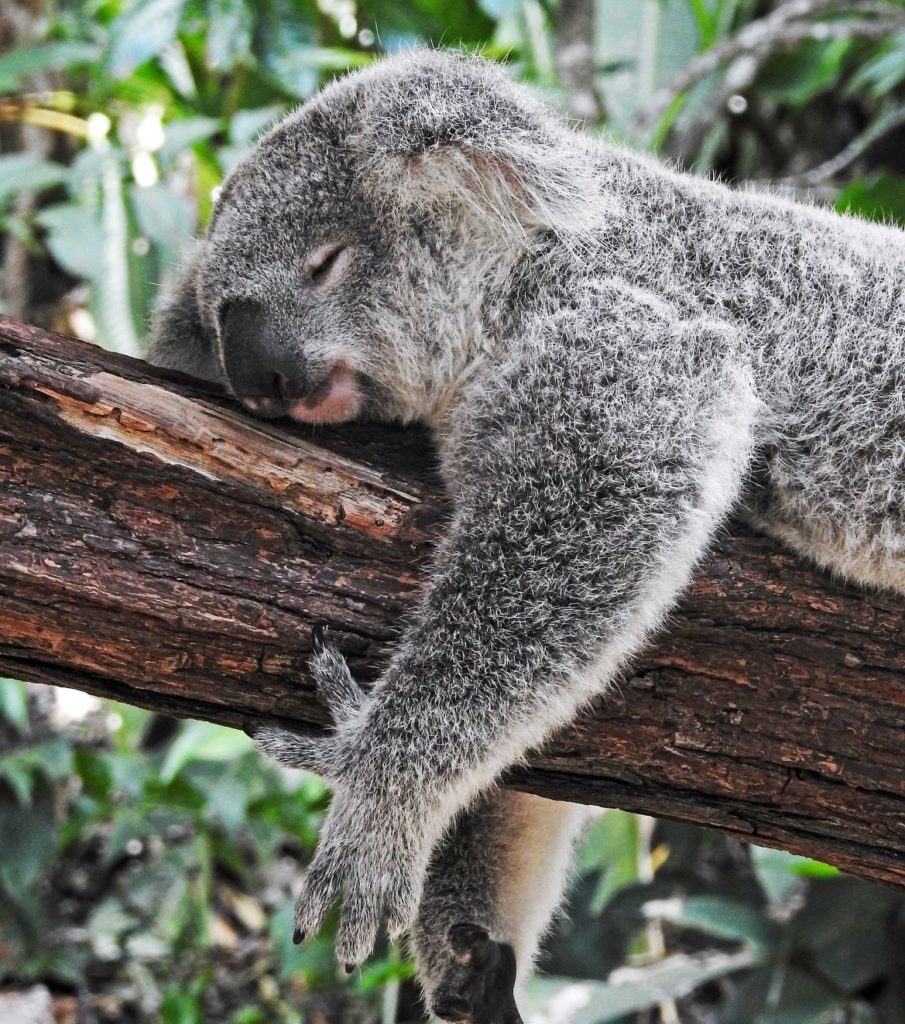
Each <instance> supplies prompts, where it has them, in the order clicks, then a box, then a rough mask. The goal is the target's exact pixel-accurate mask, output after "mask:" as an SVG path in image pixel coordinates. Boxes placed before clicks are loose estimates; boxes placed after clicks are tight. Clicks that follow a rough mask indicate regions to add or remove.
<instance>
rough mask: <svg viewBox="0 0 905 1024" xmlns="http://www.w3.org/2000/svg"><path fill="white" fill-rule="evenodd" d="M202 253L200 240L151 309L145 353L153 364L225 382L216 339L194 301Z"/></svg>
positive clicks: (196, 300)
mask: <svg viewBox="0 0 905 1024" xmlns="http://www.w3.org/2000/svg"><path fill="white" fill-rule="evenodd" d="M203 255H204V243H201V245H199V247H198V249H197V251H196V252H195V254H194V256H193V257H192V259H191V260H190V262H189V263H188V264H186V266H185V267H184V268H183V269H182V270H181V272H180V274H179V277H178V279H177V281H176V283H175V286H174V287H173V288H172V289H170V290H169V291H168V294H167V295H166V296H165V298H164V300H163V302H162V303H161V305H160V306H159V307H158V309H157V310H156V312H155V313H154V315H153V317H152V319H151V330H150V332H149V334H148V338H147V343H146V346H145V355H146V358H147V360H148V362H149V363H153V364H154V365H155V366H163V367H166V368H168V369H171V370H181V371H182V372H183V373H188V374H191V375H192V376H193V377H202V378H203V379H204V380H210V381H214V382H215V383H217V384H225V383H226V381H225V378H224V374H223V370H222V368H221V366H220V360H219V358H218V356H217V346H216V339H215V338H213V337H212V336H211V332H210V331H209V330H208V328H207V327H206V326H205V324H204V320H203V318H202V315H201V308H200V306H199V303H198V273H199V270H200V267H201V261H202V258H203Z"/></svg>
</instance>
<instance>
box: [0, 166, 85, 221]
mask: <svg viewBox="0 0 905 1024" xmlns="http://www.w3.org/2000/svg"><path fill="white" fill-rule="evenodd" d="M67 173H68V172H67V170H66V168H65V167H64V166H63V165H62V164H58V163H56V162H55V161H53V160H42V159H40V158H39V157H36V156H31V155H30V154H28V153H9V154H7V155H6V156H0V209H2V208H3V207H4V206H6V205H7V204H8V203H9V202H10V201H11V200H13V199H14V198H15V197H16V196H17V195H19V193H20V192H43V191H44V189H47V188H52V187H53V186H54V185H60V184H62V183H63V182H64V181H65V180H66V175H67Z"/></svg>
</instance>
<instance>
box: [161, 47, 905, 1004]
mask: <svg viewBox="0 0 905 1024" xmlns="http://www.w3.org/2000/svg"><path fill="white" fill-rule="evenodd" d="M151 358H152V359H153V360H155V361H157V362H160V363H163V364H165V365H170V366H175V367H178V368H181V369H187V370H190V371H193V372H195V373H199V374H201V375H204V376H208V377H210V378H212V379H216V380H221V381H223V382H224V383H226V384H227V385H228V386H229V387H230V388H231V390H232V391H233V392H234V393H235V395H236V396H237V397H238V398H239V399H240V400H241V401H243V402H244V403H245V404H246V405H247V406H248V408H250V409H252V410H253V411H254V412H256V413H258V414H259V415H264V416H275V415H289V416H292V417H294V418H296V419H298V420H301V421H303V422H338V421H342V420H346V419H351V418H353V417H357V416H366V417H370V418H378V419H388V420H401V421H414V420H418V421H423V422H426V423H428V424H429V425H430V426H431V427H432V429H433V433H434V436H435V439H436V443H437V446H438V449H439V453H440V459H441V466H442V471H443V475H444V479H445V482H446V485H447V487H448V490H449V492H450V495H451V498H452V502H453V507H454V514H453V517H452V522H451V525H450V529H449V533H448V536H447V537H446V539H445V540H444V542H443V544H442V545H441V547H440V549H439V551H438V553H437V556H436V559H435V563H434V566H433V572H432V575H431V579H430V582H429V585H428V586H427V588H426V592H425V594H424V597H423V600H422V602H421V604H420V606H419V608H418V610H417V612H416V614H415V616H414V618H413V621H412V622H411V624H410V626H409V628H408V630H407V632H406V633H405V635H404V637H403V638H402V640H401V642H400V643H399V645H398V648H397V650H396V652H395V654H394V657H393V658H392V661H391V663H390V664H389V666H388V668H387V670H386V671H385V673H384V675H383V676H382V678H381V679H380V680H379V682H378V683H377V685H376V686H375V687H374V689H373V690H372V691H371V692H370V693H369V694H367V695H366V694H364V693H362V692H361V691H360V690H359V689H358V687H357V686H356V684H355V683H354V681H353V680H352V679H351V677H350V676H349V674H348V670H347V668H346V667H345V664H344V662H343V661H342V659H341V658H340V657H339V656H338V655H337V654H336V652H333V651H330V650H322V649H321V650H318V651H316V652H315V655H314V657H313V661H312V665H313V669H314V672H315V675H316V676H317V678H318V680H319V682H320V686H321V688H322V691H323V693H324V696H325V698H326V700H327V701H328V703H329V704H330V705H331V707H332V708H333V710H334V716H335V719H336V728H335V731H334V732H333V733H331V734H330V735H329V736H328V737H326V738H324V737H310V736H302V735H295V734H292V733H287V732H285V731H281V730H278V729H269V730H264V731H262V732H261V733H260V734H259V735H258V736H257V737H256V739H257V742H258V744H259V746H260V747H261V748H262V749H263V750H265V751H267V752H268V753H271V754H272V755H274V756H276V757H277V758H278V759H280V760H281V761H283V762H284V763H288V764H291V765H296V766H301V767H307V768H310V769H312V770H315V771H318V772H319V773H321V774H322V775H323V776H324V777H325V778H326V779H328V781H329V782H330V783H331V784H332V786H333V788H334V800H333V803H332V806H331V810H330V812H329V815H328V818H327V821H326V823H325V826H324V829H323V832H322V835H321V840H320V844H319V847H318V850H317V853H316V855H315V858H314V860H313V862H312V864H311V867H310V869H309V871H308V873H307V876H306V879H305V883H304V887H303V891H302V893H301V895H300V897H299V902H298V906H297V916H296V924H297V933H298V936H299V937H300V936H301V934H302V933H305V934H313V933H314V932H316V931H317V929H318V928H319V927H320V925H321V923H322V922H323V919H324V917H325V915H326V914H327V912H328V910H329V909H330V907H331V905H332V904H333V902H334V901H335V900H336V899H337V898H338V897H339V896H340V894H343V913H342V918H341V923H340V926H339V931H338V937H337V945H338V953H339V956H340V958H341V959H342V960H344V961H345V962H347V963H349V964H354V963H359V962H361V961H362V960H363V959H364V958H365V957H366V956H367V955H368V953H369V951H370V950H371V948H372V945H373V942H374V938H375V935H376V931H377V928H378V925H379V924H380V922H381V920H383V919H385V920H386V921H387V923H388V925H389V928H390V930H391V932H392V933H400V932H403V931H409V932H410V933H411V934H412V936H413V939H414V944H415V948H416V953H417V956H418V960H419V963H420V968H421V975H422V981H423V983H424V986H425V990H426V993H427V997H428V1001H429V1004H430V1007H431V1009H432V1010H433V1012H434V1013H435V1014H437V1015H438V1016H441V1017H443V1018H445V1019H450V1020H468V1021H471V1022H472V1024H497V1022H505V1024H510V1022H514V1021H517V1020H518V1013H517V1010H516V1008H515V1003H514V1001H513V998H512V985H513V982H514V979H515V976H516V973H517V971H518V970H519V969H521V968H523V967H525V966H526V965H528V964H530V961H531V957H532V955H533V952H534V949H535V946H536V943H537V939H538V936H539V934H540V933H541V932H542V930H543V928H544V927H545V926H546V923H547V921H548V919H549V916H550V914H551V913H552V912H553V911H554V909H555V907H556V905H557V904H558V902H559V900H560V893H561V890H562V885H563V884H564V879H565V877H566V874H567V867H568V851H569V847H570V844H571V841H572V838H573V836H574V834H575V832H576V829H577V828H578V826H579V824H580V819H581V814H580V812H579V811H577V810H576V809H575V808H572V807H569V806H568V805H554V804H551V803H549V802H547V801H542V800H539V799H537V798H534V797H528V796H523V795H519V794H510V793H505V792H499V791H496V790H495V788H494V783H495V780H496V779H497V778H498V777H499V775H500V773H501V772H502V771H503V770H504V769H506V768H507V767H509V766H511V765H512V764H513V763H516V762H517V761H518V760H519V759H520V758H521V757H522V756H523V755H524V754H525V752H526V751H527V750H529V749H530V748H531V747H533V746H536V745H537V744H539V743H541V742H542V741H543V740H544V739H545V738H546V737H547V736H548V735H549V734H550V732H551V731H552V730H554V729H555V728H556V727H558V726H560V725H562V724H564V723H565V722H567V721H568V720H569V719H571V718H572V717H573V716H574V715H575V714H576V712H577V711H578V709H579V708H580V707H581V706H582V705H583V704H584V703H585V702H586V701H588V700H589V699H590V698H591V697H593V696H594V695H596V694H598V693H600V692H601V691H602V690H604V689H605V688H606V686H607V685H608V683H609V682H610V681H611V680H612V679H613V678H614V676H615V675H616V673H617V672H618V671H619V670H620V668H621V667H622V666H624V665H625V663H626V660H627V659H628V658H629V657H630V656H631V655H632V654H634V653H635V652H636V651H637V650H638V649H639V647H640V646H641V645H642V644H643V643H644V641H645V639H646V637H648V636H649V635H650V633H651V631H652V630H654V629H655V628H656V627H657V626H658V625H659V624H660V623H661V622H662V619H663V616H664V615H665V614H666V613H667V612H668V611H669V609H670V608H671V607H672V606H673V605H674V603H675V601H676V599H677V597H678V595H679V594H680V592H681V591H682V589H683V587H685V586H686V584H687V583H688V581H689V579H690V577H691V574H692V572H693V569H694V566H695V564H696V562H697V560H698V559H699V558H700V556H701V555H702V553H703V552H704V551H705V550H706V548H707V545H708V543H709V541H710V540H711V538H712V537H713V535H714V533H715V531H716V530H717V529H718V528H719V527H720V525H721V524H722V523H723V522H724V521H725V519H726V517H727V516H728V515H729V513H730V512H735V513H737V514H741V515H743V516H745V517H747V518H748V519H749V520H750V521H751V522H752V523H754V524H755V525H756V526H757V527H759V528H761V529H763V530H766V531H769V532H770V533H772V534H774V535H776V536H778V537H780V538H782V539H783V540H784V541H786V542H787V543H790V544H791V545H792V546H793V547H795V548H796V549H797V550H799V551H801V552H802V553H804V554H805V555H807V556H809V557H811V558H814V559H816V560H817V561H819V562H820V563H821V564H823V565H825V566H827V567H829V568H830V569H831V570H833V571H835V572H837V573H840V574H843V575H846V576H848V577H851V578H853V579H856V580H859V581H861V582H864V583H868V584H876V585H882V586H887V587H894V588H897V589H899V590H903V591H905V553H903V545H905V502H903V497H905V495H903V488H905V435H903V424H905V234H903V233H901V232H899V231H897V230H894V229H892V228H889V227H882V226H877V225H871V224H868V223H865V222H862V221H859V220H856V219H852V218H847V217H843V216H838V215H835V214H832V213H829V212H826V211H822V210H819V209H817V208H812V207H809V206H805V205H800V204H795V203H792V202H789V201H787V200H785V199H782V198H779V197H776V196H773V195H768V194H763V193H753V192H742V191H732V190H730V189H729V188H727V187H725V186H724V185H721V184H718V183H714V182H710V181H705V180H700V179H697V178H692V177H689V176H686V175H683V174H679V173H677V172H675V171H674V170H672V169H669V168H667V167H664V166H662V165H661V164H659V163H657V162H656V161H654V160H652V159H650V158H648V157H645V156H643V155H639V154H638V153H635V152H632V151H630V150H628V149H626V148H622V147H620V146H617V145H614V144H612V143H610V142H607V141H604V140H600V139H591V138H588V137H586V136H582V135H580V134H577V133H574V132H572V131H570V130H569V129H567V128H566V127H565V125H564V124H563V123H561V121H560V120H559V119H558V118H557V117H556V116H555V115H554V114H552V113H551V112H549V111H548V110H547V109H546V108H544V107H543V106H542V105H541V104H539V103H538V102H537V100H536V99H535V98H534V97H533V96H532V94H531V93H530V92H528V91H527V90H524V89H522V88H520V87H519V86H517V85H515V84H513V83H512V82H510V81H509V80H508V79H507V78H506V77H505V75H504V74H503V73H502V72H501V71H500V70H499V69H498V68H497V67H495V66H493V65H491V64H489V63H487V62H485V61H483V60H480V59H478V58H468V57H462V56H453V55H444V54H441V53H434V52H415V53H411V54H407V55H403V56H398V57H393V58H390V59H388V60H385V61H382V62H380V63H378V64H376V65H375V66H373V67H371V68H369V69H367V70H365V71H362V72H357V73H355V74H352V75H349V76H348V77H346V78H344V79H342V80H340V81H338V82H335V83H333V84H331V85H330V86H329V87H327V88H326V89H325V90H323V91H322V93H320V94H319V95H318V96H316V97H315V98H314V99H312V100H311V101H309V102H308V103H306V104H305V105H304V106H303V107H302V108H300V110H298V111H297V112H296V113H294V114H293V115H291V116H290V117H288V118H287V119H286V120H284V121H283V122H282V123H281V124H279V125H278V126H277V127H276V128H274V129H273V130H272V131H271V132H270V133H268V134H267V135H266V136H265V137H264V138H263V139H262V141H261V142H260V144H259V146H258V147H257V149H256V150H255V152H254V153H253V154H252V155H251V156H250V157H249V158H248V159H247V160H246V161H245V163H243V164H242V165H241V166H240V167H239V168H238V169H237V170H236V171H235V172H234V174H233V175H232V176H231V177H230V178H229V179H228V180H227V182H226V184H225V185H224V188H223V191H222V194H221V195H220V197H219V199H218V202H217V206H216V209H215V212H214V217H213V219H212V222H211V225H210V228H209V231H208V235H207V238H206V240H205V241H204V242H203V243H202V244H201V246H200V248H199V249H198V252H197V255H196V256H195V259H194V261H193V262H192V263H191V264H190V266H189V267H188V268H187V270H186V273H185V276H184V279H183V281H182V282H181V284H180V286H179V288H178V289H177V290H176V291H175V292H174V295H173V297H172V299H171V300H170V301H169V302H168V303H167V304H166V305H165V306H164V308H163V309H162V310H161V312H160V314H159V316H158V318H157V320H156V323H155V325H154V328H153V331H152V338H151Z"/></svg>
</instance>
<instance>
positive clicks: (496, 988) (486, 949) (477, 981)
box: [430, 922, 522, 1024]
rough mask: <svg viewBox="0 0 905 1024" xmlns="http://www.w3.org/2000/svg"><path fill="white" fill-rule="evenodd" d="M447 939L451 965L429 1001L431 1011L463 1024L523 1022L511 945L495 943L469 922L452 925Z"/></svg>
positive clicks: (485, 933) (517, 1023) (516, 1023)
mask: <svg viewBox="0 0 905 1024" xmlns="http://www.w3.org/2000/svg"><path fill="white" fill-rule="evenodd" d="M448 938H449V944H450V946H451V947H452V953H453V966H452V967H451V968H450V969H449V970H448V971H447V973H446V975H445V977H444V978H443V979H442V980H441V982H440V984H439V985H438V986H437V988H436V990H435V991H434V993H433V996H432V998H431V1000H430V1002H431V1011H432V1012H433V1014H434V1015H435V1016H436V1017H439V1018H440V1020H448V1021H462V1022H465V1024H522V1018H521V1017H520V1016H519V1012H518V1008H517V1007H516V1005H515V995H514V989H515V975H516V962H515V953H514V952H513V949H512V946H509V945H507V944H506V943H503V942H494V940H493V939H491V938H490V936H489V935H488V933H487V930H486V929H485V928H482V927H481V926H480V925H477V924H471V923H468V922H463V923H462V924H456V925H453V926H452V928H450V930H449V936H448Z"/></svg>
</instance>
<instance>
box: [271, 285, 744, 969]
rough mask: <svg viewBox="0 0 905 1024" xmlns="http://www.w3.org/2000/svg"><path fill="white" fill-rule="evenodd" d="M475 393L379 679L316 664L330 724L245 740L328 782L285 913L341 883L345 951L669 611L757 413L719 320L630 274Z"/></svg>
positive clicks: (724, 503)
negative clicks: (629, 283) (315, 843)
mask: <svg viewBox="0 0 905 1024" xmlns="http://www.w3.org/2000/svg"><path fill="white" fill-rule="evenodd" d="M473 388H474V390H473V392H472V394H471V396H468V395H466V396H463V398H462V399H461V402H460V407H459V408H458V409H456V410H454V411H453V412H454V414H455V415H454V420H455V423H456V426H455V427H454V428H452V429H451V430H450V432H449V434H448V436H447V437H445V438H444V439H443V443H442V444H441V451H442V452H443V453H444V464H445V472H446V476H447V478H448V481H449V483H450V487H451V490H452V492H453V499H454V503H455V507H456V513H455V516H454V519H453V523H452V527H451V530H450V533H449V535H448V538H447V540H446V542H445V544H444V545H443V546H442V549H441V550H440V552H439V556H438V558H437V561H436V565H435V570H434V573H433V576H432V580H431V583H430V585H429V587H428V588H427V593H426V595H425V598H424V601H423V603H422V605H421V607H420V609H419V612H418V614H417V616H416V619H415V621H414V622H413V624H412V625H411V627H410V629H409V630H408V632H407V634H406V636H405V638H404V640H403V642H402V643H401V645H400V647H399V650H398V651H397V653H396V655H395V657H394V658H393V660H392V662H391V663H390V665H389V667H388V668H387V670H386V672H385V673H384V675H383V677H382V678H381V679H380V681H379V682H378V684H377V686H376V687H375V689H374V690H373V691H372V693H371V694H370V695H369V696H367V697H365V696H364V695H362V694H361V693H360V692H356V688H355V684H354V683H353V682H352V681H351V678H349V677H348V673H347V670H345V673H344V672H343V668H342V667H340V666H338V665H334V667H333V669H329V668H325V667H324V666H323V664H322V665H321V668H322V669H323V672H322V678H323V679H325V680H326V681H327V685H326V687H325V689H326V694H325V696H326V697H327V700H328V702H329V703H331V704H332V705H333V706H334V708H335V709H337V711H338V714H337V728H336V731H335V732H334V733H333V734H332V736H330V737H328V738H327V739H325V740H324V739H315V738H306V737H298V736H294V735H293V734H290V733H286V732H283V731H280V730H265V731H264V732H263V733H261V734H259V736H258V737H256V739H257V742H258V744H259V746H260V747H261V748H262V749H263V750H264V751H265V752H268V753H270V754H273V755H275V756H276V757H277V758H278V759H280V760H281V761H283V762H284V763H289V764H295V765H298V766H302V767H308V768H310V769H312V770H315V771H318V772H320V773H321V774H323V775H324V776H326V777H327V779H328V780H329V781H330V782H331V783H332V784H333V786H334V800H333V804H332V806H331V809H330V812H329V815H328V818H327V821H326V822H325V825H324V829H323V831H322V834H321V840H320V845H319V847H318V850H317V853H316V855H315V857H314V860H313V862H312V864H311V867H310V869H309V871H308V874H307V877H306V880H305V884H304V887H303V891H302V893H301V895H300V897H299V902H298V906H297V916H296V923H297V929H298V931H299V932H304V933H307V934H311V933H313V932H315V931H317V930H318V929H319V927H320V925H321V924H322V922H323V920H324V918H325V916H326V914H327V912H328V911H329V909H330V907H331V905H332V904H333V902H334V901H335V899H336V898H337V896H338V895H339V894H340V892H341V891H342V890H344V891H345V901H344V910H343V915H342V920H341V924H340V927H339V932H338V937H337V948H338V953H339V956H340V958H341V959H342V960H344V961H346V962H348V963H357V962H360V961H361V960H363V959H364V958H365V957H366V956H367V955H368V953H369V952H370V950H371V948H372V945H373V942H374V938H375V935H376V930H377V927H378V925H379V922H380V919H381V917H382V916H383V915H384V914H386V916H387V918H388V924H389V927H390V930H391V932H400V931H403V930H405V929H406V928H408V927H409V926H410V924H411V922H412V921H413V919H414V917H415V913H416V909H417V905H418V901H419V898H420V895H421V886H422V880H423V877H424V874H425V870H426V867H427V863H428V859H429V856H430V853H431V850H432V849H433V847H434V845H435V844H436V842H437V840H438V839H439V838H440V836H441V835H442V834H443V832H444V831H445V829H446V828H447V826H448V825H449V823H450V821H451V820H452V818H453V816H454V815H455V814H456V813H457V812H458V811H459V810H460V809H462V808H463V807H466V806H467V805H469V804H470V803H471V802H472V801H473V800H474V798H475V797H476V796H477V794H479V793H480V792H481V791H482V790H484V789H486V788H487V787H488V786H490V785H491V784H492V783H493V782H494V780H495V779H496V778H497V777H498V776H499V774H500V773H501V772H502V771H503V770H504V769H505V768H506V767H508V766H510V765H511V764H513V763H514V762H516V761H517V760H518V759H519V758H520V757H522V756H523V755H524V754H525V752H526V751H527V750H529V749H530V748H531V747H533V746H535V745H537V744H539V743H541V742H542V741H543V740H544V739H545V737H547V736H548V735H549V734H550V732H551V731H552V730H554V729H555V728H556V727H557V726H560V725H562V724H563V723H565V722H567V721H568V720H569V719H571V718H572V717H573V716H574V714H575V712H576V711H577V710H578V708H579V707H580V706H581V705H582V704H583V703H585V702H586V701H587V700H588V699H589V698H590V697H591V696H593V695H594V694H596V693H599V692H600V691H601V690H602V689H604V688H605V687H606V685H607V684H608V683H609V682H610V681H611V680H612V679H613V677H614V675H615V673H616V672H617V670H618V669H619V668H620V667H621V666H622V665H623V664H624V662H625V660H626V658H628V657H629V656H630V655H631V654H633V653H634V652H635V651H636V650H637V649H638V648H639V646H640V645H641V644H642V643H643V641H644V639H645V638H646V636H647V635H648V634H649V633H650V631H651V630H652V629H654V628H655V627H656V626H657V625H658V624H659V623H660V622H661V620H662V617H663V615H664V614H665V613H666V612H667V611H668V610H669V608H670V607H671V606H672V604H673V602H674V600H675V598H676V597H677V595H678V593H679V592H680V591H681V589H682V588H683V587H684V586H685V585H686V584H687V582H688V580H689V578H690V575H691V572H692V569H693V566H694V563H695V561H696V559H697V558H698V557H699V556H700V555H701V553H702V552H703V550H704V549H705V547H706V545H707V543H708V541H709V540H710V538H711V537H712V535H713V533H714V531H715V529H716V528H717V527H718V525H719V524H720V523H721V521H722V520H723V518H724V517H725V515H726V513H727V511H728V510H729V508H730V507H731V505H732V502H733V501H734V500H735V498H736V497H737V495H738V493H739V490H740V488H741V483H742V479H743V475H744V473H745V471H746V468H747V465H748V462H749V459H750V456H751V449H752V435H753V428H754V423H755V420H756V416H757V413H758V409H759V405H758V402H757V400H756V399H755V397H754V395H753V393H752V385H751V379H750V374H748V373H747V372H746V370H745V369H744V367H742V366H740V365H739V358H738V353H737V351H736V340H735V339H734V337H733V336H732V332H731V331H729V330H728V329H724V328H723V327H722V326H720V325H719V324H716V323H714V322H713V321H708V320H690V321H689V320H684V321H683V320H679V319H677V318H676V317H675V316H674V314H673V312H672V310H670V309H666V308H664V306H663V304H662V303H659V302H658V301H657V300H651V301H647V300H646V299H645V300H643V301H642V300H640V299H638V298H637V297H636V296H634V295H633V294H630V293H628V292H627V291H626V290H625V289H622V288H615V289H610V290H609V293H607V294H601V295H600V301H599V302H596V301H595V303H594V304H593V306H592V307H591V308H590V309H581V308H579V309H578V310H575V311H572V312H571V313H569V314H561V315H559V316H557V317H556V318H549V319H547V320H539V321H538V322H536V323H535V324H533V325H529V326H528V327H527V328H526V331H525V335H524V337H522V338H521V339H519V345H518V346H513V349H512V350H511V352H510V354H509V356H508V357H507V359H506V362H505V364H504V365H502V366H499V367H495V368H493V373H492V374H491V375H489V379H485V380H481V381H475V383H474V385H473ZM330 657H331V658H333V657H336V656H335V654H331V655H330ZM321 660H322V659H321Z"/></svg>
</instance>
